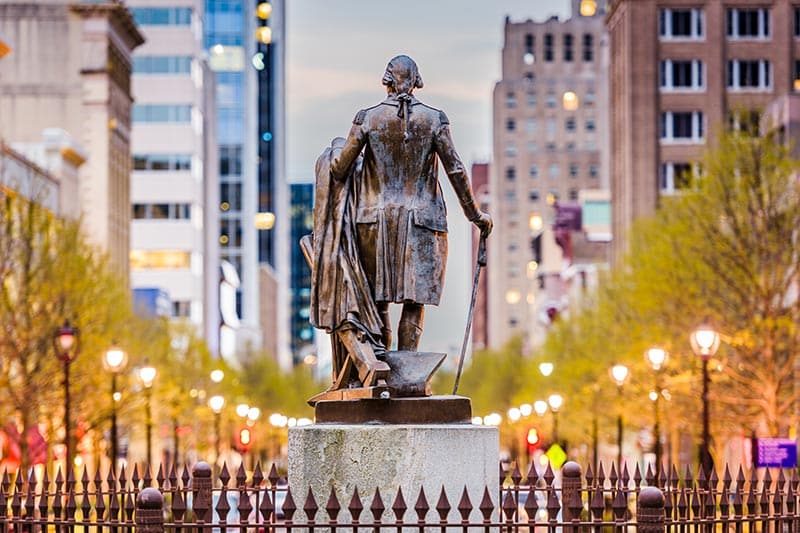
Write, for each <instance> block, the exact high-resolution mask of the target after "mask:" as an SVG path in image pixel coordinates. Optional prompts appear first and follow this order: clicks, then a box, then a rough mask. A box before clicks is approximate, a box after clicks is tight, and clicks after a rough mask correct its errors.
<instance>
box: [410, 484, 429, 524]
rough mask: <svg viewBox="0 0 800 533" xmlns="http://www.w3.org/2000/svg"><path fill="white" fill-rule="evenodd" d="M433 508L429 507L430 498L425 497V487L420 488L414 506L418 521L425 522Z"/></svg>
mask: <svg viewBox="0 0 800 533" xmlns="http://www.w3.org/2000/svg"><path fill="white" fill-rule="evenodd" d="M430 508H431V506H430V505H428V498H427V497H426V496H425V487H420V488H419V494H418V495H417V502H416V503H415V504H414V511H416V513H417V520H418V521H419V522H425V516H426V515H427V514H428V511H429V510H430Z"/></svg>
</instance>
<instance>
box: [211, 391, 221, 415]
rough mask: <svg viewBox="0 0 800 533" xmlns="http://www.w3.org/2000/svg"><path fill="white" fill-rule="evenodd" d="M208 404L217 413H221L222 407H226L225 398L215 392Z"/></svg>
mask: <svg viewBox="0 0 800 533" xmlns="http://www.w3.org/2000/svg"><path fill="white" fill-rule="evenodd" d="M208 406H209V407H210V408H211V410H212V411H214V413H215V414H219V413H221V412H222V408H223V407H225V398H224V397H222V396H220V395H219V394H215V395H214V396H212V397H211V398H209V399H208Z"/></svg>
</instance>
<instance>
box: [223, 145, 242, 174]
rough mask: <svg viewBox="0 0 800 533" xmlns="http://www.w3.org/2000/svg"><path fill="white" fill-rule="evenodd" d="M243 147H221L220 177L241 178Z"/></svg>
mask: <svg viewBox="0 0 800 533" xmlns="http://www.w3.org/2000/svg"><path fill="white" fill-rule="evenodd" d="M241 174H242V145H241V144H223V145H220V147H219V175H220V176H241Z"/></svg>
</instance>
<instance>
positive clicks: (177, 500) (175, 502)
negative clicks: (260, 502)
mask: <svg viewBox="0 0 800 533" xmlns="http://www.w3.org/2000/svg"><path fill="white" fill-rule="evenodd" d="M174 470H175V469H174V465H173V471H174ZM172 488H173V489H174V492H173V493H172V516H173V517H174V518H175V521H176V522H182V521H183V517H184V515H185V514H186V501H185V500H184V499H183V490H181V489H180V488H178V486H177V483H176V484H175V485H174V486H173V487H172ZM185 488H186V487H184V489H185ZM248 501H249V500H248Z"/></svg>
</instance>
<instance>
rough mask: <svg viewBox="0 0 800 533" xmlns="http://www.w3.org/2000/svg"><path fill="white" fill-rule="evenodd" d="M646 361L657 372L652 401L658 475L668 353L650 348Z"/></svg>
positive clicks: (646, 354) (656, 348) (661, 349)
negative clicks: (660, 406) (661, 401)
mask: <svg viewBox="0 0 800 533" xmlns="http://www.w3.org/2000/svg"><path fill="white" fill-rule="evenodd" d="M644 355H645V359H647V362H648V363H650V367H651V368H652V369H653V372H655V389H654V392H655V394H652V393H651V395H650V399H651V400H653V415H654V420H653V435H654V437H655V441H656V442H655V449H654V450H653V451H654V452H655V454H656V474H658V471H659V469H660V468H661V424H660V422H661V420H660V415H659V405H658V404H659V399H660V398H661V380H660V376H661V369H662V368H663V367H664V365H665V364H666V362H667V357H668V355H667V351H666V350H665V349H663V348H659V347H657V346H654V347H652V348H649V349H648V350H647V351H646V352H645V353H644Z"/></svg>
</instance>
